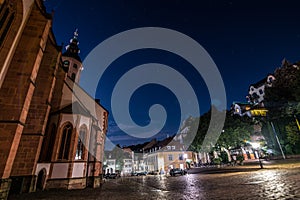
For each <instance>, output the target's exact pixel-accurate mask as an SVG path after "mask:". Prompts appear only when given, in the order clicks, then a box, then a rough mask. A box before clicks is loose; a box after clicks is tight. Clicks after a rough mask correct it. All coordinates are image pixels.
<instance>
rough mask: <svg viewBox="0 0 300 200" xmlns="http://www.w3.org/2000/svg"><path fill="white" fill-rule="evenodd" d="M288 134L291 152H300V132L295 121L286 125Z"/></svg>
mask: <svg viewBox="0 0 300 200" xmlns="http://www.w3.org/2000/svg"><path fill="white" fill-rule="evenodd" d="M285 129H286V134H287V147H289V148H290V149H289V150H290V151H291V152H289V153H300V134H299V130H298V128H297V126H296V125H295V123H293V122H290V123H289V124H288V125H286V127H285Z"/></svg>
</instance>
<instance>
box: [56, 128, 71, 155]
mask: <svg viewBox="0 0 300 200" xmlns="http://www.w3.org/2000/svg"><path fill="white" fill-rule="evenodd" d="M72 131H73V126H72V125H71V124H70V123H67V124H66V125H65V126H64V127H63V129H62V138H61V143H60V148H59V154H58V159H60V160H62V159H65V160H68V158H69V152H70V143H71V137H72Z"/></svg>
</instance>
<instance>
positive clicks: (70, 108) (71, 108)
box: [53, 101, 92, 117]
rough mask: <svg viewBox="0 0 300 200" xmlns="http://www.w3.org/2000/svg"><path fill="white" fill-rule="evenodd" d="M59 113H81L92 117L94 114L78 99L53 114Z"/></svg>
mask: <svg viewBox="0 0 300 200" xmlns="http://www.w3.org/2000/svg"><path fill="white" fill-rule="evenodd" d="M57 113H63V114H80V115H84V116H87V117H92V115H91V114H90V113H89V112H88V110H87V109H86V108H84V107H83V106H81V105H80V104H79V103H78V102H77V101H76V102H74V103H71V104H69V105H67V106H65V107H63V108H62V109H60V110H58V111H56V112H55V113H53V114H57Z"/></svg>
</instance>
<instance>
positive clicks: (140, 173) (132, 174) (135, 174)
mask: <svg viewBox="0 0 300 200" xmlns="http://www.w3.org/2000/svg"><path fill="white" fill-rule="evenodd" d="M147 174H148V173H147V172H146V171H141V172H131V176H146V175H147Z"/></svg>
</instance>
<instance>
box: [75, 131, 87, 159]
mask: <svg viewBox="0 0 300 200" xmlns="http://www.w3.org/2000/svg"><path fill="white" fill-rule="evenodd" d="M86 133H87V128H86V126H82V127H81V128H80V130H79V135H78V140H77V148H76V155H75V160H81V159H84V150H85V141H86Z"/></svg>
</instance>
